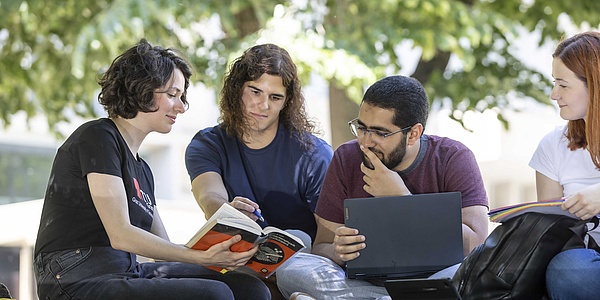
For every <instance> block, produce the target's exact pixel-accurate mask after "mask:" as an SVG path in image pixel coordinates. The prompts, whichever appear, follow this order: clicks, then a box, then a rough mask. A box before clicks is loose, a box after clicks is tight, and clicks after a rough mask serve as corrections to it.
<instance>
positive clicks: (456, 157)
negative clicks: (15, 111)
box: [315, 135, 489, 224]
mask: <svg viewBox="0 0 600 300" xmlns="http://www.w3.org/2000/svg"><path fill="white" fill-rule="evenodd" d="M361 163H362V151H361V150H360V148H359V145H358V142H357V141H356V140H353V141H350V142H347V143H344V144H342V145H341V146H339V147H338V148H337V149H336V150H335V152H334V154H333V159H332V160H331V164H330V165H329V168H328V169H327V173H326V174H325V179H324V181H323V186H322V188H321V195H320V196H319V201H318V202H317V209H316V211H315V212H316V214H317V215H319V217H321V218H324V219H326V220H328V221H331V222H335V223H339V224H343V223H344V199H349V198H366V197H372V195H370V194H369V193H367V192H365V190H364V189H363V185H364V184H365V182H364V181H363V173H362V171H361V170H360V164H361ZM399 174H400V176H401V177H402V180H404V183H405V184H406V187H407V188H408V190H409V191H410V192H411V193H413V194H425V193H441V192H460V193H461V195H462V207H468V206H473V205H483V206H487V207H489V204H488V199H487V195H486V192H485V187H484V185H483V179H482V178H481V172H480V171H479V166H478V165H477V161H476V160H475V156H474V155H473V152H471V150H470V149H469V148H467V147H466V146H465V145H463V144H462V143H460V142H458V141H455V140H452V139H449V138H445V137H439V136H435V135H423V136H422V137H421V149H420V150H419V154H418V155H417V158H416V159H415V161H414V162H413V164H412V165H411V166H410V167H408V168H407V169H406V170H404V171H402V172H399Z"/></svg>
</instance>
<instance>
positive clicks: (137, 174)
mask: <svg viewBox="0 0 600 300" xmlns="http://www.w3.org/2000/svg"><path fill="white" fill-rule="evenodd" d="M89 173H100V174H108V175H114V176H118V177H121V178H122V179H123V185H124V187H125V192H126V194H127V206H128V210H129V219H130V222H131V224H132V225H134V226H137V227H139V228H142V229H144V230H146V231H150V228H151V226H152V220H153V214H154V207H155V205H156V202H155V198H154V178H153V176H152V171H151V170H150V167H149V166H148V164H146V162H145V161H144V160H142V159H141V158H140V157H139V156H138V157H136V156H134V155H133V154H132V153H131V151H130V150H129V147H128V146H127V143H125V140H124V139H123V137H122V136H121V134H120V133H119V130H118V129H117V126H116V125H115V123H113V121H112V120H110V119H106V118H102V119H98V120H94V121H90V122H87V123H85V124H83V125H81V126H80V127H79V128H77V129H76V130H75V131H74V132H73V133H72V134H71V136H69V138H68V139H67V140H66V141H65V142H64V144H63V145H62V146H60V148H59V149H58V152H57V153H56V157H55V158H54V163H53V165H52V171H51V172H50V179H49V181H48V187H47V189H46V195H45V197H44V207H43V209H42V217H41V221H40V227H39V230H38V236H37V241H36V244H35V253H36V255H37V253H39V252H52V251H58V250H66V249H73V248H79V247H89V246H110V240H109V239H108V235H107V233H106V230H105V229H104V226H103V225H102V222H101V220H100V217H99V216H98V212H97V211H96V208H95V207H94V203H93V202H92V197H91V195H90V189H89V185H88V182H87V174H89Z"/></svg>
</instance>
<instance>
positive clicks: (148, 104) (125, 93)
mask: <svg viewBox="0 0 600 300" xmlns="http://www.w3.org/2000/svg"><path fill="white" fill-rule="evenodd" d="M180 55H181V52H179V51H178V50H176V49H171V48H163V47H160V46H153V45H151V44H150V43H149V42H148V41H147V40H146V39H142V40H140V42H139V43H138V44H137V45H135V46H133V47H131V48H129V49H128V50H126V51H125V52H123V53H122V54H121V55H119V56H117V57H116V58H115V59H114V60H113V62H112V64H111V65H110V67H109V68H108V70H107V71H106V72H105V73H104V75H103V76H102V78H100V80H98V84H99V85H100V87H101V91H100V94H99V95H98V102H99V103H100V104H101V105H102V106H103V107H104V110H106V112H107V113H108V116H109V117H111V118H114V117H117V116H118V117H122V118H125V119H132V118H135V116H137V114H138V112H155V111H156V110H157V109H158V108H157V107H156V105H155V103H154V91H155V90H156V89H160V88H164V87H165V86H166V85H167V83H169V81H170V80H171V78H172V77H173V72H174V71H175V69H179V70H181V73H183V77H184V78H185V86H184V89H183V91H182V92H181V102H183V104H184V105H185V107H186V108H187V106H188V101H187V90H188V87H189V86H190V77H191V76H192V69H191V67H190V64H189V63H188V62H187V61H185V60H184V59H183V58H182V57H181V56H180Z"/></svg>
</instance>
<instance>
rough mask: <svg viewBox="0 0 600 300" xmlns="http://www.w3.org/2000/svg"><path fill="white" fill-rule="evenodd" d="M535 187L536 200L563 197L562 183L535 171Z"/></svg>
mask: <svg viewBox="0 0 600 300" xmlns="http://www.w3.org/2000/svg"><path fill="white" fill-rule="evenodd" d="M535 189H536V191H537V199H538V201H542V200H554V199H560V198H562V197H563V187H562V185H560V183H558V181H554V180H552V179H550V178H548V177H547V176H546V175H544V174H542V173H540V172H537V171H536V172H535Z"/></svg>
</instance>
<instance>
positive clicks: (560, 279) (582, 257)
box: [546, 249, 600, 300]
mask: <svg viewBox="0 0 600 300" xmlns="http://www.w3.org/2000/svg"><path fill="white" fill-rule="evenodd" d="M546 287H547V289H548V295H549V296H550V299H557V300H558V299H561V300H567V299H598V297H600V253H598V252H596V251H595V250H592V249H571V250H566V251H563V252H561V253H559V254H557V255H556V256H555V257H554V258H553V259H552V260H551V261H550V264H549V265H548V269H547V270H546Z"/></svg>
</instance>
